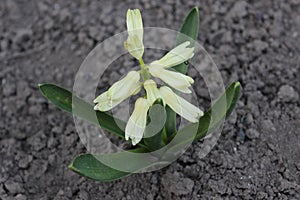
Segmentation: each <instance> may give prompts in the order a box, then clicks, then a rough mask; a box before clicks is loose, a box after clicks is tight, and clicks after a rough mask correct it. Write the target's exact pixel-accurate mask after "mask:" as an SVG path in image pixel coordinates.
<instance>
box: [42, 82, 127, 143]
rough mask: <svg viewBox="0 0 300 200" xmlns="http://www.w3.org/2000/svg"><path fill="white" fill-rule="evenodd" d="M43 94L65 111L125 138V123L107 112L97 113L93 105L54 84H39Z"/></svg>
mask: <svg viewBox="0 0 300 200" xmlns="http://www.w3.org/2000/svg"><path fill="white" fill-rule="evenodd" d="M38 86H39V88H40V91H41V92H42V94H43V95H44V96H45V97H46V98H47V99H48V100H49V101H51V102H52V103H53V104H54V105H56V106H57V107H58V108H60V109H61V110H63V111H66V112H69V113H72V114H73V115H75V116H77V117H80V118H82V119H85V120H87V121H89V122H91V123H92V124H95V125H98V126H99V125H100V127H101V128H103V129H105V130H107V131H109V132H111V133H114V134H115V135H117V136H119V137H121V138H124V135H125V133H124V131H123V130H124V127H125V125H126V123H125V122H123V121H121V120H119V119H116V118H115V117H112V116H111V115H110V114H108V113H106V112H100V111H95V110H94V108H93V105H91V104H89V103H87V102H86V101H84V100H82V99H81V98H79V97H77V96H75V95H74V96H73V95H72V93H71V92H70V91H68V90H66V89H64V88H62V87H59V86H57V85H53V84H39V85H38Z"/></svg>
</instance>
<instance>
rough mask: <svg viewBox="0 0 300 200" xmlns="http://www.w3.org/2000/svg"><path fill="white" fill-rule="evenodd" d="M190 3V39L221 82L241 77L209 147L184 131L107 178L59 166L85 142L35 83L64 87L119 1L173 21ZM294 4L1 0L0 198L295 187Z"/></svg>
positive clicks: (293, 191) (153, 19)
mask: <svg viewBox="0 0 300 200" xmlns="http://www.w3.org/2000/svg"><path fill="white" fill-rule="evenodd" d="M193 6H198V7H199V12H200V34H199V38H198V42H199V43H200V44H202V45H203V46H204V47H205V48H206V50H207V51H208V52H209V53H210V54H211V55H212V56H213V58H214V60H215V62H216V63H217V65H218V67H219V70H220V71H221V73H222V76H223V79H224V81H225V84H226V85H228V84H229V83H230V82H232V81H240V82H241V84H242V86H243V91H242V96H241V98H240V100H239V101H238V104H237V107H236V109H235V111H234V113H233V114H232V116H231V117H230V118H229V119H228V120H227V122H226V124H225V126H224V129H223V132H222V136H221V138H220V139H219V140H218V143H217V144H216V145H215V147H214V148H213V150H212V151H211V152H210V153H209V154H208V155H207V156H206V157H205V158H202V159H200V154H199V151H201V149H200V145H199V144H198V143H195V144H193V145H192V146H191V147H190V148H189V149H188V151H187V152H186V153H185V154H184V155H183V156H182V157H181V158H180V159H179V160H177V162H174V163H173V164H171V165H170V166H168V167H166V168H164V169H162V170H160V171H156V172H152V173H144V174H135V175H132V176H130V177H127V178H125V179H122V180H117V181H113V182H107V183H100V182H95V181H92V180H89V179H86V178H84V177H80V176H79V175H77V174H75V173H74V172H72V171H70V170H68V168H67V166H68V164H69V163H70V162H71V160H72V158H73V157H74V156H75V155H77V154H79V153H82V152H85V151H86V150H85V148H84V146H83V145H82V143H81V142H80V139H79V137H78V135H77V133H76V130H75V127H74V122H73V119H72V116H71V115H69V114H66V113H63V112H61V111H59V110H58V109H57V108H56V107H55V106H53V105H52V104H51V103H49V102H48V101H47V100H46V99H45V98H44V97H43V96H42V95H41V94H40V92H39V91H38V88H37V83H39V82H43V83H45V82H46V83H56V84H59V85H62V86H64V87H66V88H69V89H71V88H72V86H73V82H74V78H75V74H76V72H77V70H78V68H79V66H80V64H81V62H82V61H83V59H84V58H85V56H86V55H87V54H88V52H89V51H91V50H92V49H93V47H95V46H96V44H97V43H99V42H101V41H103V40H104V39H105V38H108V37H110V36H112V35H114V34H117V33H119V32H121V31H125V28H126V27H125V13H126V11H127V9H128V8H140V9H141V10H142V15H143V19H144V24H145V26H149V27H151V26H156V27H165V28H170V29H173V30H178V29H179V27H180V25H181V22H182V19H183V17H184V16H185V15H186V14H187V12H188V11H189V10H190V9H191V8H192V7H193ZM299 13H300V1H297V0H289V1H286V0H277V1H272V0H264V1H255V0H249V1H236V0H221V1H196V0H193V1H181V0H167V1H163V2H160V1H148V0H142V1H135V2H132V1H118V0H112V1H87V0H73V1H58V0H38V1H37V0H36V1H25V0H15V1H11V0H2V1H0V84H1V90H0V108H1V109H0V111H1V113H0V119H1V120H0V158H1V159H0V166H1V168H0V169H1V174H0V199H3V200H4V199H5V200H8V199H17V200H25V199H57V200H58V199H108V200H109V199H300V192H299V191H300V117H299V116H300V104H299V94H300V56H299V53H300V49H299V47H300V40H299V37H300V15H299ZM129 62H132V61H129ZM129 64H130V63H129ZM124 65H127V64H124ZM122 73H124V72H122V71H121V70H119V71H114V72H113V73H110V74H111V76H112V77H110V78H108V79H107V81H108V82H110V81H111V80H110V79H117V78H119V76H121V75H122Z"/></svg>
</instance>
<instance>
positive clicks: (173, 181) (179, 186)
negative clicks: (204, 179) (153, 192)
mask: <svg viewBox="0 0 300 200" xmlns="http://www.w3.org/2000/svg"><path fill="white" fill-rule="evenodd" d="M162 184H163V186H164V188H166V189H167V190H168V191H169V192H171V193H173V194H175V195H177V196H179V195H187V194H190V193H191V192H192V191H193V187H194V181H192V180H191V179H189V178H181V177H180V176H179V174H178V173H177V172H175V173H174V174H166V175H164V176H163V178H162Z"/></svg>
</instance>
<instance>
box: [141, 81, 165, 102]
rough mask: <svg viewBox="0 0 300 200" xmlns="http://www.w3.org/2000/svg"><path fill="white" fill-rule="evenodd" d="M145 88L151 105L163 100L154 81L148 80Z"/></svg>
mask: <svg viewBox="0 0 300 200" xmlns="http://www.w3.org/2000/svg"><path fill="white" fill-rule="evenodd" d="M144 88H145V90H146V93H147V100H148V102H149V104H150V105H152V104H153V103H154V102H155V101H156V100H157V99H159V98H161V95H160V93H159V90H158V88H157V85H156V83H155V82H154V81H153V80H151V79H150V80H146V81H145V82H144Z"/></svg>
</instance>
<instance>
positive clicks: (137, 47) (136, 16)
mask: <svg viewBox="0 0 300 200" xmlns="http://www.w3.org/2000/svg"><path fill="white" fill-rule="evenodd" d="M126 18H127V32H128V39H127V41H126V42H124V47H125V49H127V50H128V51H129V53H130V54H131V55H132V56H133V57H135V58H136V59H138V60H140V59H141V58H142V56H143V54H144V45H143V32H144V30H143V20H142V15H141V12H140V11H139V10H138V9H134V10H130V9H129V10H128V11H127V17H126Z"/></svg>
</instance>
